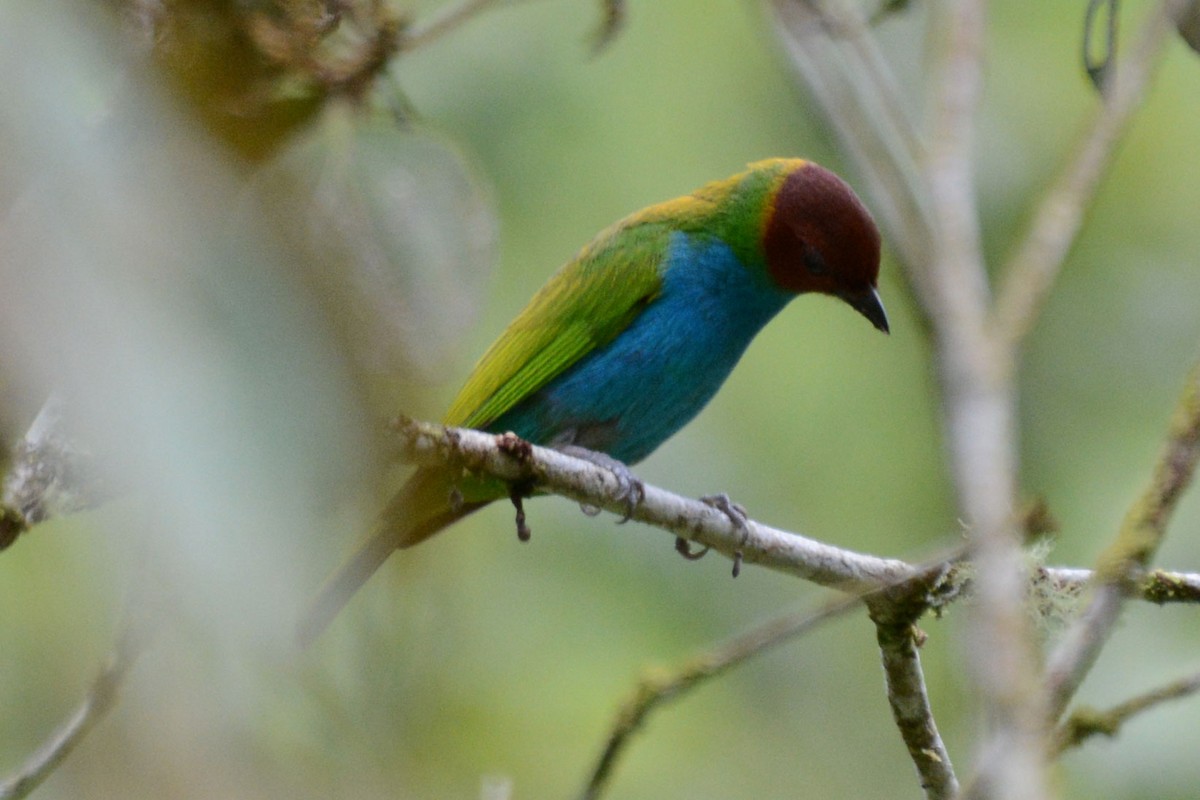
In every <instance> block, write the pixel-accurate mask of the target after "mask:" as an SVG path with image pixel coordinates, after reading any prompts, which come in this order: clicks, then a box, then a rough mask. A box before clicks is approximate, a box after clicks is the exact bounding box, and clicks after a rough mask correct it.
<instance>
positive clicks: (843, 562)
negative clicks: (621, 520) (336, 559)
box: [392, 419, 913, 591]
mask: <svg viewBox="0 0 1200 800" xmlns="http://www.w3.org/2000/svg"><path fill="white" fill-rule="evenodd" d="M392 427H393V430H394V432H395V434H396V441H397V444H398V445H399V446H400V449H401V457H403V458H405V459H406V460H409V461H414V462H417V463H430V464H447V463H452V464H457V465H461V466H462V467H463V468H465V469H467V470H470V471H474V472H482V473H487V474H489V475H493V476H495V477H498V478H501V479H503V480H506V481H512V482H517V483H520V482H530V481H532V482H533V483H534V484H536V485H537V486H538V487H539V488H543V489H546V490H548V491H552V492H554V493H555V494H559V495H562V496H563V497H568V498H570V499H572V500H575V501H577V502H580V503H585V504H587V505H590V506H595V507H597V508H602V509H604V510H606V511H610V512H612V513H614V514H619V515H622V516H624V514H625V513H626V511H627V510H628V509H627V505H628V503H627V501H626V500H625V498H624V496H623V495H622V493H621V484H620V483H619V481H618V480H617V478H616V477H615V476H614V475H613V473H612V472H610V471H609V470H608V469H606V468H604V467H600V466H597V465H596V464H593V463H591V462H589V461H584V460H582V459H579V458H575V457H573V456H569V455H566V454H564V453H560V452H558V451H557V450H551V449H548V448H544V447H538V446H536V445H528V446H516V445H517V443H520V440H519V439H517V437H515V436H513V435H512V434H504V435H501V436H496V435H494V434H489V433H482V432H480V431H474V430H468V429H465V428H445V427H443V426H441V425H433V424H430V423H425V422H416V421H413V420H408V419H401V420H397V421H396V422H395V423H394V424H393V426H392ZM522 444H523V443H522ZM645 488H646V493H645V497H644V498H643V500H642V502H641V503H640V504H638V506H637V508H636V509H634V511H633V516H632V518H633V519H636V520H638V521H640V522H645V523H648V524H650V525H654V526H656V527H659V528H662V529H663V530H666V531H670V532H671V533H672V534H673V535H674V536H678V537H681V538H684V539H687V540H689V541H694V542H698V543H699V544H702V545H707V546H709V547H711V548H712V549H714V550H716V551H718V552H721V553H723V554H725V555H726V556H729V557H730V558H733V557H734V554H735V553H741V557H742V559H743V560H744V561H745V562H746V563H749V564H758V565H760V566H764V567H767V568H768V569H773V570H777V571H779V572H786V573H788V574H791V575H795V576H797V577H800V578H804V579H805V580H809V581H812V582H814V583H818V584H820V585H822V586H831V587H836V588H840V589H844V590H847V591H867V590H870V589H874V588H877V587H879V586H882V585H886V584H891V583H896V582H898V581H901V580H904V579H905V578H909V577H911V576H912V575H913V568H912V567H911V566H910V565H909V564H907V563H905V562H903V561H899V560H895V559H886V558H878V557H876V556H871V555H865V554H862V553H857V552H854V551H852V550H846V549H843V548H838V547H833V546H831V545H828V544H825V543H823V542H818V541H815V540H813V539H809V538H807V537H804V536H801V535H799V534H795V533H789V532H787V531H782V530H778V529H776V528H772V527H770V526H767V525H763V524H761V523H758V522H754V521H752V520H751V521H748V522H747V524H746V527H745V528H741V527H739V526H738V525H737V524H735V523H734V522H733V520H731V519H730V517H729V516H728V515H727V514H725V513H723V512H722V511H720V510H718V509H716V508H714V507H713V506H712V505H709V504H706V503H704V502H701V501H699V500H690V499H687V498H684V497H680V496H679V495H675V494H672V493H670V492H667V491H665V490H663V489H660V488H658V487H656V486H651V485H646V487H645Z"/></svg>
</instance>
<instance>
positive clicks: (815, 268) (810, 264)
mask: <svg viewBox="0 0 1200 800" xmlns="http://www.w3.org/2000/svg"><path fill="white" fill-rule="evenodd" d="M804 267H805V268H806V269H807V270H808V274H810V275H816V276H821V275H828V274H829V267H828V266H826V264H825V259H824V258H822V257H821V251H820V250H818V249H817V248H815V247H813V246H811V245H807V244H806V245H805V246H804Z"/></svg>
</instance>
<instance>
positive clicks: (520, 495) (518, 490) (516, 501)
mask: <svg viewBox="0 0 1200 800" xmlns="http://www.w3.org/2000/svg"><path fill="white" fill-rule="evenodd" d="M528 495H529V490H528V487H527V486H522V485H520V484H516V483H514V484H513V485H512V486H510V487H509V489H508V499H509V500H511V501H512V504H513V508H515V509H516V510H517V539H519V540H520V541H522V542H528V541H529V539H530V538H531V537H532V536H533V531H531V530H530V529H529V526H528V525H526V524H525V503H524V499H525V498H526V497H527V496H528Z"/></svg>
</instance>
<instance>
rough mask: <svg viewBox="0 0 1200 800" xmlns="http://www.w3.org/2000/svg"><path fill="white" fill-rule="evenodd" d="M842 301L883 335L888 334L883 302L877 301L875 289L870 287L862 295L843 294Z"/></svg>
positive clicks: (877, 294) (877, 295) (877, 293)
mask: <svg viewBox="0 0 1200 800" xmlns="http://www.w3.org/2000/svg"><path fill="white" fill-rule="evenodd" d="M842 299H843V300H845V301H846V302H847V303H849V304H850V307H851V308H853V309H854V310H855V311H857V312H858V313H860V314H862V315H863V316H864V317H866V318H867V319H869V320H870V321H871V324H872V325H874V326H875V327H876V328H878V329H879V330H881V331H883V332H884V333H887V332H888V319H887V312H886V311H884V310H883V301H882V300H880V299H879V292H878V291H876V290H875V288H873V287H872V288H870V289H868V290H867V291H865V292H863V293H862V294H845V295H842Z"/></svg>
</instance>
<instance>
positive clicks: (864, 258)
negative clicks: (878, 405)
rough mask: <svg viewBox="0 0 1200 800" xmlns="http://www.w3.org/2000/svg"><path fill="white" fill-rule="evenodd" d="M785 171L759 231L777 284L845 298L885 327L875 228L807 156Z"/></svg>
mask: <svg viewBox="0 0 1200 800" xmlns="http://www.w3.org/2000/svg"><path fill="white" fill-rule="evenodd" d="M795 163H796V165H797V166H795V167H793V168H792V169H790V170H789V171H788V172H786V173H785V174H784V177H783V179H782V182H781V183H780V184H779V188H778V189H777V190H776V192H775V195H774V198H773V202H772V203H771V210H770V213H769V214H768V217H767V220H766V227H765V229H764V230H763V240H762V241H763V255H764V256H765V259H766V266H767V271H768V273H769V274H770V276H771V278H772V280H773V281H774V282H775V283H776V284H777V285H778V286H780V287H781V288H783V289H786V290H787V291H790V292H795V293H797V294H800V293H802V292H820V293H822V294H828V295H832V296H834V297H837V298H840V299H842V300H844V301H845V302H846V303H848V304H849V305H850V306H851V307H852V308H854V309H855V310H856V311H858V312H859V313H860V314H862V315H863V316H864V317H866V318H867V319H868V320H870V321H871V324H872V325H874V326H875V327H876V328H878V329H879V330H881V331H883V332H884V333H887V332H888V320H887V314H886V313H885V312H884V310H883V303H882V302H881V301H880V299H879V292H878V291H877V289H876V282H877V280H878V278H879V230H878V229H877V228H876V227H875V221H874V220H872V219H871V214H870V212H868V211H867V208H866V206H864V205H863V204H862V201H861V200H859V199H858V197H857V196H856V195H855V194H854V191H853V190H852V189H851V188H850V187H849V186H847V185H846V182H845V181H843V180H842V179H841V178H839V177H838V176H837V175H834V174H833V173H832V172H830V171H829V170H827V169H825V168H824V167H821V166H818V165H817V164H813V163H812V162H809V161H797V162H795Z"/></svg>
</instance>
